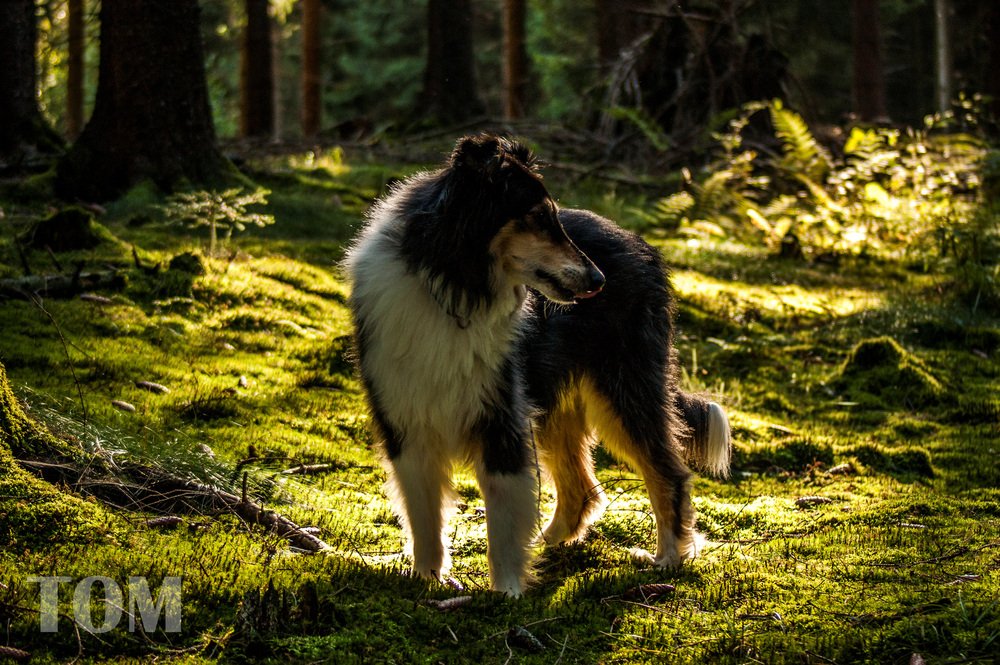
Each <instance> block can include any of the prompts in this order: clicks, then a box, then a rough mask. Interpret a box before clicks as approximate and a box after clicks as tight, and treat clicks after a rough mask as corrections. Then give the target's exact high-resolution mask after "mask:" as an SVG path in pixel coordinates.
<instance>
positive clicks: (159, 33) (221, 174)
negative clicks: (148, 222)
mask: <svg viewBox="0 0 1000 665" xmlns="http://www.w3.org/2000/svg"><path fill="white" fill-rule="evenodd" d="M198 13H199V10H198V2H197V0H171V2H132V1H131V0H103V2H102V3H101V12H100V19H101V58H100V64H99V72H98V75H99V78H98V85H97V100H96V102H95V104H94V111H93V114H92V115H91V118H90V121H89V122H88V123H87V126H86V127H85V128H84V130H83V133H82V134H81V135H80V138H79V140H77V142H76V143H75V144H74V145H73V147H72V149H71V150H70V152H69V153H68V154H67V155H66V156H65V157H64V158H63V159H62V160H61V161H60V163H59V168H58V172H57V178H56V191H57V193H58V194H59V195H60V196H63V197H66V198H79V199H84V200H91V201H105V200H109V199H112V198H114V197H116V196H118V195H120V194H122V193H123V192H124V191H126V190H127V189H128V188H129V187H130V186H132V185H134V184H136V183H138V182H139V181H141V180H144V179H150V180H152V181H153V182H154V183H155V184H156V185H157V186H159V187H160V188H161V189H163V190H165V191H170V190H172V189H174V188H175V187H176V186H177V185H179V184H181V183H182V182H184V183H187V184H200V185H205V186H215V185H222V184H223V183H224V182H225V180H226V178H227V176H230V174H231V171H230V166H229V164H228V162H227V161H226V160H225V158H224V157H223V156H222V153H221V152H220V151H219V148H218V145H217V143H216V137H215V128H214V126H213V124H212V112H211V109H210V107H209V102H208V87H207V84H206V82H205V68H204V63H203V57H202V46H201V36H200V33H199V19H198Z"/></svg>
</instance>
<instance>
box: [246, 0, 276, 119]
mask: <svg viewBox="0 0 1000 665" xmlns="http://www.w3.org/2000/svg"><path fill="white" fill-rule="evenodd" d="M268 4H269V2H268V0H246V3H245V6H246V13H247V25H246V30H245V31H244V33H243V41H242V44H241V49H240V135H241V136H243V137H244V138H247V137H264V138H270V137H271V136H273V135H274V78H273V77H274V68H273V66H272V63H271V19H270V17H269V16H268Z"/></svg>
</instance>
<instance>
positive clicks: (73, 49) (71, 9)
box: [66, 0, 84, 141]
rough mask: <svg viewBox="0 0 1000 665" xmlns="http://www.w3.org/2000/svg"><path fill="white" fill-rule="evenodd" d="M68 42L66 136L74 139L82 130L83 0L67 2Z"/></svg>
mask: <svg viewBox="0 0 1000 665" xmlns="http://www.w3.org/2000/svg"><path fill="white" fill-rule="evenodd" d="M66 11H67V21H68V23H69V26H68V27H69V30H68V31H69V42H68V45H67V49H68V53H67V59H66V136H67V138H69V139H70V140H71V141H73V140H76V138H77V137H78V136H80V132H81V131H83V51H84V38H83V0H69V2H68V3H67V10H66Z"/></svg>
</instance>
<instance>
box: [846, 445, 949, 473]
mask: <svg viewBox="0 0 1000 665" xmlns="http://www.w3.org/2000/svg"><path fill="white" fill-rule="evenodd" d="M839 452H840V454H841V455H844V456H846V457H849V458H854V459H856V460H857V461H858V462H860V463H861V465H862V466H863V467H868V468H869V469H872V470H875V471H880V472H883V473H892V474H901V475H915V476H921V477H924V478H933V477H934V466H933V464H932V463H931V454H930V453H929V452H928V451H927V450H926V449H924V448H920V447H917V446H905V447H900V448H886V447H883V446H876V445H873V444H862V445H859V446H854V447H851V448H847V449H844V450H842V451H839Z"/></svg>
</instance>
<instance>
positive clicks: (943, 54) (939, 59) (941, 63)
mask: <svg viewBox="0 0 1000 665" xmlns="http://www.w3.org/2000/svg"><path fill="white" fill-rule="evenodd" d="M993 4H995V3H993ZM953 59H954V58H953V54H952V48H951V2H950V1H949V0H934V65H935V70H936V71H935V75H934V96H935V98H936V101H937V103H936V105H935V106H936V109H937V110H938V111H940V112H942V113H943V112H945V111H947V110H948V109H950V108H951V98H952V93H953V90H952V88H953V85H952V82H953V80H954V77H955V71H954V69H955V67H954V64H953Z"/></svg>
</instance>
